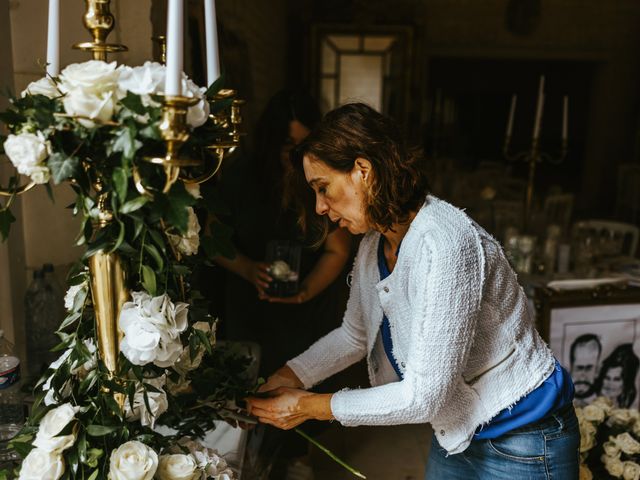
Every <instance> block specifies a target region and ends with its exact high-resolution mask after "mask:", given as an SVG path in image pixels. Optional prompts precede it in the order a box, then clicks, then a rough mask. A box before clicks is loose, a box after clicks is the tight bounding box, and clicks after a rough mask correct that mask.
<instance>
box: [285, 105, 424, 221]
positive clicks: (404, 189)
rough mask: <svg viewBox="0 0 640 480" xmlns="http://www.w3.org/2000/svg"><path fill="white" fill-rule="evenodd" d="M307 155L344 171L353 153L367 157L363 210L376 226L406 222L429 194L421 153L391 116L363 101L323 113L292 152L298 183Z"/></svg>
mask: <svg viewBox="0 0 640 480" xmlns="http://www.w3.org/2000/svg"><path fill="white" fill-rule="evenodd" d="M305 155H307V156H312V157H314V158H316V159H318V160H320V161H322V162H324V163H326V164H327V165H328V166H329V167H331V168H333V169H335V170H338V171H341V172H345V173H347V172H350V171H351V170H352V169H353V167H354V164H355V161H356V159H357V158H364V159H366V160H368V161H369V162H371V165H372V168H373V178H372V181H371V182H370V183H369V184H368V192H367V198H366V207H365V208H366V210H365V213H366V215H367V220H368V221H369V223H370V224H371V225H373V226H374V227H375V228H376V229H379V230H380V231H386V230H388V229H390V228H392V226H393V225H394V224H402V223H406V222H407V221H408V220H409V215H410V213H411V212H412V211H416V210H418V209H419V208H420V207H421V206H422V204H423V203H424V201H425V197H426V196H427V194H428V193H429V185H428V182H427V176H426V173H425V170H424V162H423V156H422V154H421V152H420V151H419V150H418V149H413V148H409V147H408V145H407V142H406V140H405V139H404V137H403V135H402V134H401V132H400V128H399V126H398V124H397V123H396V122H395V121H394V120H393V119H391V118H389V117H386V116H384V115H382V114H380V113H378V112H376V111H375V110H374V109H373V108H371V107H369V106H368V105H365V104H363V103H349V104H346V105H343V106H341V107H338V108H336V109H335V110H332V111H330V112H329V113H327V114H326V115H325V116H324V118H323V119H322V121H321V122H320V123H319V124H318V125H317V126H316V127H315V128H314V129H313V131H312V132H311V134H310V135H309V136H308V137H307V138H306V139H305V140H304V141H303V142H302V143H301V144H300V145H299V146H298V147H297V148H296V149H295V150H294V151H293V152H292V161H293V164H294V167H295V169H296V172H297V176H298V179H299V180H298V183H299V181H300V178H302V180H304V171H303V169H302V159H303V157H304V156H305ZM307 190H308V186H307ZM307 194H308V193H307ZM303 222H304V219H303Z"/></svg>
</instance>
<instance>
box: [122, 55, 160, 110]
mask: <svg viewBox="0 0 640 480" xmlns="http://www.w3.org/2000/svg"><path fill="white" fill-rule="evenodd" d="M165 75H166V68H165V66H164V65H161V64H160V63H157V62H145V63H144V65H142V66H139V67H133V68H131V67H120V69H119V78H118V89H119V90H120V92H121V93H120V95H122V97H124V96H125V95H126V92H131V93H135V94H136V95H140V96H142V97H143V102H144V100H148V99H149V95H152V94H160V93H161V92H162V91H163V89H164V83H165Z"/></svg>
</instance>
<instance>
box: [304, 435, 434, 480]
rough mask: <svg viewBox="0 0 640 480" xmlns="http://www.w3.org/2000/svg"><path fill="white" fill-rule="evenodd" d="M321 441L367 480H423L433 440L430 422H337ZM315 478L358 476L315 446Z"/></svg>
mask: <svg viewBox="0 0 640 480" xmlns="http://www.w3.org/2000/svg"><path fill="white" fill-rule="evenodd" d="M318 440H319V441H320V442H321V443H322V444H323V445H325V446H326V447H328V448H330V449H331V450H332V451H333V452H334V453H335V454H336V455H338V456H339V457H340V458H342V459H343V460H345V461H346V462H347V463H348V464H349V465H351V466H352V467H354V468H356V469H358V470H360V471H361V472H362V473H363V474H364V475H365V476H366V477H367V479H368V480H423V479H424V467H425V461H426V458H427V454H428V451H429V446H430V443H431V428H430V427H429V426H428V425H400V426H394V427H355V428H353V427H352V428H347V427H342V426H341V425H339V424H337V423H334V424H332V425H331V427H330V428H329V429H327V430H326V431H324V432H323V433H321V434H320V435H319V436H318ZM311 460H312V465H313V469H314V472H315V478H316V480H355V479H356V477H355V476H353V475H352V474H351V473H349V472H347V471H346V470H345V469H344V468H342V467H341V466H340V465H338V464H337V463H335V462H334V461H333V460H331V459H330V458H329V457H327V455H325V454H324V453H322V452H321V451H319V450H318V449H317V448H313V449H312V455H311Z"/></svg>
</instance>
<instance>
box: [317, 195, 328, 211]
mask: <svg viewBox="0 0 640 480" xmlns="http://www.w3.org/2000/svg"><path fill="white" fill-rule="evenodd" d="M328 211H329V207H328V206H327V202H325V201H324V200H323V199H322V198H321V197H320V196H319V195H316V213H317V214H318V215H325V214H326V213H327V212H328Z"/></svg>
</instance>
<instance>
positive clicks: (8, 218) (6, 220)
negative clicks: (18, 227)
mask: <svg viewBox="0 0 640 480" xmlns="http://www.w3.org/2000/svg"><path fill="white" fill-rule="evenodd" d="M15 221H16V217H14V216H13V214H12V213H11V210H9V209H8V208H7V209H6V210H0V236H2V241H3V242H4V241H5V240H6V239H7V237H8V236H9V230H10V229H11V224H12V223H13V222H15Z"/></svg>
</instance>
